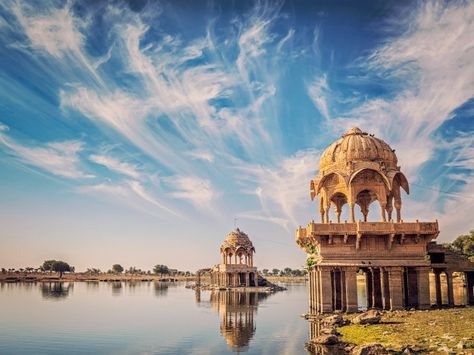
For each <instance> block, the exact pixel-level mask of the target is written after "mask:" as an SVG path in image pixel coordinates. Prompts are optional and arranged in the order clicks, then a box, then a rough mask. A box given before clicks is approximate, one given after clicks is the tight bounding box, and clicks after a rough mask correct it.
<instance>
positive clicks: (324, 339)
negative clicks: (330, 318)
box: [312, 334, 339, 345]
mask: <svg viewBox="0 0 474 355" xmlns="http://www.w3.org/2000/svg"><path fill="white" fill-rule="evenodd" d="M312 342H313V343H316V344H322V345H334V344H337V343H338V342H339V339H338V338H337V336H335V335H332V334H321V335H320V336H317V337H316V338H314V339H312Z"/></svg>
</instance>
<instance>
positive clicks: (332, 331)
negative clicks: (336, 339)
mask: <svg viewBox="0 0 474 355" xmlns="http://www.w3.org/2000/svg"><path fill="white" fill-rule="evenodd" d="M320 333H321V334H324V335H337V331H336V328H333V327H328V328H323V329H321V330H320Z"/></svg>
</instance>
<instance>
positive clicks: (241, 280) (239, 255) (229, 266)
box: [210, 228, 258, 288]
mask: <svg viewBox="0 0 474 355" xmlns="http://www.w3.org/2000/svg"><path fill="white" fill-rule="evenodd" d="M220 252H221V263H220V264H218V265H216V266H214V267H213V268H212V269H211V273H210V274H211V284H212V285H215V286H217V287H221V288H228V287H242V286H243V287H257V286H258V274H257V268H256V267H255V266H253V255H254V253H255V248H254V246H253V244H252V242H251V241H250V239H249V237H248V236H247V234H245V233H244V232H242V231H241V230H240V229H239V228H237V229H236V230H235V231H233V232H231V233H229V235H228V236H227V238H226V239H225V240H224V242H223V243H222V245H221V247H220Z"/></svg>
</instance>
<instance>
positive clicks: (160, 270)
mask: <svg viewBox="0 0 474 355" xmlns="http://www.w3.org/2000/svg"><path fill="white" fill-rule="evenodd" d="M153 272H154V273H155V274H160V275H163V274H165V275H166V274H169V273H170V269H168V266H166V265H155V267H154V268H153Z"/></svg>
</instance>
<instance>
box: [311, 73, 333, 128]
mask: <svg viewBox="0 0 474 355" xmlns="http://www.w3.org/2000/svg"><path fill="white" fill-rule="evenodd" d="M308 94H309V97H310V98H311V100H312V101H313V103H314V106H316V108H317V109H318V110H319V112H320V113H321V115H323V117H324V118H325V119H326V120H329V119H330V118H331V117H330V115H329V108H328V103H327V98H328V95H329V86H328V82H327V76H326V75H323V76H321V77H318V78H316V79H314V80H313V81H312V82H311V83H310V84H309V85H308Z"/></svg>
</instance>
